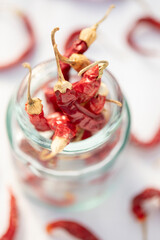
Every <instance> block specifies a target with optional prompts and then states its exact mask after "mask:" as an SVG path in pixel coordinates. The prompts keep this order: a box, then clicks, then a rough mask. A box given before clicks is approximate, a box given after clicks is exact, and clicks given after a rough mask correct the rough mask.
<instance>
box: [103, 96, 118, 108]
mask: <svg viewBox="0 0 160 240" xmlns="http://www.w3.org/2000/svg"><path fill="white" fill-rule="evenodd" d="M106 102H110V103H115V104H117V105H118V106H119V107H122V103H121V102H119V101H116V100H113V99H107V98H106Z"/></svg>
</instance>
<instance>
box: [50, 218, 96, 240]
mask: <svg viewBox="0 0 160 240" xmlns="http://www.w3.org/2000/svg"><path fill="white" fill-rule="evenodd" d="M57 228H62V229H64V230H66V231H67V232H68V233H70V234H71V235H73V236H74V237H76V238H78V239H81V240H99V238H98V237H96V236H95V234H93V233H92V232H91V231H90V230H88V229H87V228H86V227H84V226H83V225H81V224H80V223H77V222H75V221H68V220H59V221H55V222H51V223H49V224H47V226H46V230H47V232H48V233H49V234H51V233H52V232H53V231H54V230H55V229H57Z"/></svg>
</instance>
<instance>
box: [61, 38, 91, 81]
mask: <svg viewBox="0 0 160 240" xmlns="http://www.w3.org/2000/svg"><path fill="white" fill-rule="evenodd" d="M87 49H88V46H87V44H86V43H85V42H84V41H82V40H80V39H78V40H76V41H74V42H73V44H72V46H71V47H70V48H69V49H67V50H66V51H65V53H64V56H65V57H67V58H69V57H70V56H71V55H72V54H73V53H78V54H83V53H84V52H85V51H86V50H87ZM60 66H61V70H62V73H63V76H64V78H65V80H67V81H68V80H69V70H70V68H71V67H70V65H69V64H67V63H64V62H62V61H60Z"/></svg>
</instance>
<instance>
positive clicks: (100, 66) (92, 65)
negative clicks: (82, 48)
mask: <svg viewBox="0 0 160 240" xmlns="http://www.w3.org/2000/svg"><path fill="white" fill-rule="evenodd" d="M108 64H109V63H108V62H107V61H105V60H102V61H97V62H94V63H92V64H90V65H89V66H87V67H85V68H83V69H82V70H81V71H80V72H79V73H78V75H79V76H81V75H82V74H83V73H84V72H86V71H87V70H88V69H90V68H92V67H94V66H96V65H98V66H99V69H100V75H101V74H102V72H103V70H104V69H105V68H106V67H107V66H108Z"/></svg>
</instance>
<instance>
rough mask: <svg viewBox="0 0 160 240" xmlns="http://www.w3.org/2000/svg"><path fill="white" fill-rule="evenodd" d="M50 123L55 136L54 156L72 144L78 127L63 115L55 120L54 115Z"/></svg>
mask: <svg viewBox="0 0 160 240" xmlns="http://www.w3.org/2000/svg"><path fill="white" fill-rule="evenodd" d="M48 123H49V126H50V128H51V129H52V130H54V131H55V132H54V135H53V138H52V145H51V149H52V153H51V154H52V156H55V155H56V154H57V153H59V152H61V151H62V150H63V149H64V147H65V146H66V145H67V144H69V143H70V141H71V139H72V138H74V137H75V135H76V126H75V125H74V124H73V123H71V122H70V120H69V119H68V117H67V116H65V115H61V116H59V117H56V118H53V117H52V115H50V116H49V117H48Z"/></svg>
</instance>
